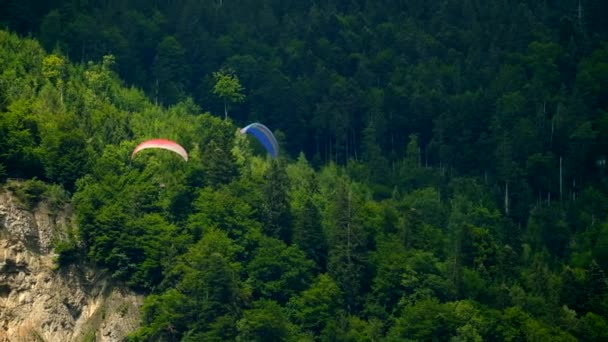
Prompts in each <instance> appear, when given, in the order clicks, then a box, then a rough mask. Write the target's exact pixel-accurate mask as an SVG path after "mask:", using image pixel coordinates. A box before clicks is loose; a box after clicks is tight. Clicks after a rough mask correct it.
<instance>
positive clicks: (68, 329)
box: [0, 190, 143, 342]
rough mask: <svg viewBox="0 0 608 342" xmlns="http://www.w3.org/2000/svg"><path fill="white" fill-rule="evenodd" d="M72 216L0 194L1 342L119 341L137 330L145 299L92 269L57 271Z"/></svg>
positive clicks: (82, 266)
mask: <svg viewBox="0 0 608 342" xmlns="http://www.w3.org/2000/svg"><path fill="white" fill-rule="evenodd" d="M70 216H71V213H70V209H69V207H66V208H64V209H63V210H60V211H58V212H50V211H49V209H48V206H47V205H45V203H44V202H42V203H40V204H39V205H38V206H37V207H36V208H35V209H34V210H27V209H26V208H25V207H24V206H23V205H21V204H20V203H19V201H18V200H17V199H16V198H15V197H14V196H13V195H11V194H10V193H9V192H6V191H4V190H0V342H4V341H49V342H50V341H61V342H68V341H122V339H123V338H124V337H125V336H126V335H127V334H128V333H129V332H131V331H133V330H134V329H135V328H136V327H137V325H138V323H139V308H140V306H141V303H142V301H143V297H141V296H138V295H135V294H133V293H132V292H130V291H128V290H127V289H124V288H121V287H119V286H116V285H113V284H112V281H111V280H110V279H109V277H108V276H107V275H106V274H104V273H103V272H101V271H99V270H96V269H94V268H93V267H90V266H86V265H72V266H70V267H69V268H66V269H59V270H58V269H56V266H55V263H54V258H55V256H56V254H54V253H53V246H52V243H53V241H54V240H55V239H60V238H62V237H64V236H65V235H66V231H67V227H68V225H69V224H70V222H69V218H70Z"/></svg>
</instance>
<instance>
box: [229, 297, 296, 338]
mask: <svg viewBox="0 0 608 342" xmlns="http://www.w3.org/2000/svg"><path fill="white" fill-rule="evenodd" d="M237 329H238V332H239V333H238V335H237V336H236V340H237V341H260V342H262V341H289V340H295V336H294V335H293V334H294V327H293V326H292V325H291V323H289V320H287V317H286V315H285V313H284V310H283V308H282V307H281V306H280V305H279V304H277V303H276V302H273V301H271V300H265V299H262V300H259V301H256V302H254V303H253V307H252V308H251V309H246V310H244V311H243V318H241V319H240V320H239V321H238V322H237Z"/></svg>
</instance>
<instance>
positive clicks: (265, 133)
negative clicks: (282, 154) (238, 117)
mask: <svg viewBox="0 0 608 342" xmlns="http://www.w3.org/2000/svg"><path fill="white" fill-rule="evenodd" d="M246 133H250V134H252V135H253V136H254V137H255V138H256V139H257V140H258V141H259V142H260V143H261V144H262V145H264V148H265V149H266V151H268V153H269V154H270V155H271V156H272V157H273V158H276V157H277V155H278V154H279V144H278V143H277V139H276V138H275V137H274V134H272V132H271V131H270V129H268V127H266V126H264V125H262V124H261V123H259V122H254V123H252V124H250V125H247V126H246V127H245V128H242V129H241V134H246Z"/></svg>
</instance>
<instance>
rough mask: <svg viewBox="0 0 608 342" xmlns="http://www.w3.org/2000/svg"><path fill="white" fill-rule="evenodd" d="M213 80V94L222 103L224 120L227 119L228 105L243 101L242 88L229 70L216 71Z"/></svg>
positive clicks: (236, 77)
mask: <svg viewBox="0 0 608 342" xmlns="http://www.w3.org/2000/svg"><path fill="white" fill-rule="evenodd" d="M213 79H214V80H215V85H214V86H213V93H214V94H215V95H217V96H218V97H219V98H221V99H222V100H223V101H224V119H228V105H229V104H233V103H241V102H243V101H245V95H244V94H243V93H242V92H243V86H242V85H241V83H240V81H239V78H238V76H237V75H236V74H234V72H233V71H231V70H220V71H216V72H214V73H213Z"/></svg>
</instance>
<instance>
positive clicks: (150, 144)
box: [131, 139, 188, 161]
mask: <svg viewBox="0 0 608 342" xmlns="http://www.w3.org/2000/svg"><path fill="white" fill-rule="evenodd" d="M147 148H162V149H165V150H169V151H172V152H175V153H177V154H179V155H180V156H181V157H182V158H184V160H185V161H188V152H186V150H185V149H184V148H183V147H182V146H181V145H180V144H178V143H176V142H175V141H172V140H167V139H152V140H146V141H144V142H142V143H141V144H139V145H137V147H135V149H134V150H133V153H131V158H133V157H135V155H136V154H137V153H138V152H139V151H141V150H145V149H147Z"/></svg>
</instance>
